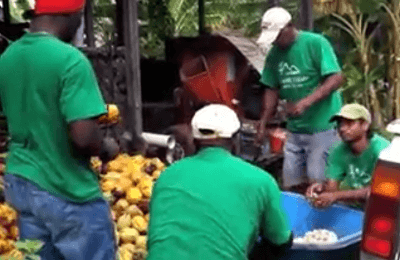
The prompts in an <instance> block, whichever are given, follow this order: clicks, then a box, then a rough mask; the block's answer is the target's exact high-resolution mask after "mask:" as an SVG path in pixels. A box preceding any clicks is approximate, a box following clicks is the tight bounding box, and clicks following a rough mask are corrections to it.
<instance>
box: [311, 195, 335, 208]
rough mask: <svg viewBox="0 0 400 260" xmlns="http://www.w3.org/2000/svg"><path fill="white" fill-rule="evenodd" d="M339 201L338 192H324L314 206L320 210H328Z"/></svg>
mask: <svg viewBox="0 0 400 260" xmlns="http://www.w3.org/2000/svg"><path fill="white" fill-rule="evenodd" d="M337 199H338V197H337V193H336V192H323V193H321V194H319V195H318V197H317V198H316V199H315V201H314V202H313V204H314V206H315V207H318V208H326V207H329V206H330V205H332V204H333V203H334V202H335V201H337Z"/></svg>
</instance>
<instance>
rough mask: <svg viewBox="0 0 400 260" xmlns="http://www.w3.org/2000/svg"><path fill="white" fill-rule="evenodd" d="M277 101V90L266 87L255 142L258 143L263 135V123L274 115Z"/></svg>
mask: <svg viewBox="0 0 400 260" xmlns="http://www.w3.org/2000/svg"><path fill="white" fill-rule="evenodd" d="M278 103H279V90H277V89H270V88H268V89H266V90H265V91H264V96H263V109H262V112H261V117H260V121H259V123H258V129H257V136H256V142H257V143H260V142H261V141H262V139H263V137H264V134H265V133H264V131H265V124H266V123H267V122H268V121H269V120H271V118H272V117H273V116H274V115H275V113H276V109H277V107H278Z"/></svg>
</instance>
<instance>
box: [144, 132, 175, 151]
mask: <svg viewBox="0 0 400 260" xmlns="http://www.w3.org/2000/svg"><path fill="white" fill-rule="evenodd" d="M142 138H143V139H144V140H145V141H146V142H147V143H149V144H152V145H157V146H162V147H168V148H169V149H174V147H175V143H176V141H175V138H174V136H172V135H161V134H153V133H142Z"/></svg>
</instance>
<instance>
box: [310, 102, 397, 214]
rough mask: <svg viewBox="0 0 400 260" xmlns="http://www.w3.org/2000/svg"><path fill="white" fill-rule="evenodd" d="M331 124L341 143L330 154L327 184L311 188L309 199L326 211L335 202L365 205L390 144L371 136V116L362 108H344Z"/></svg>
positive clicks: (349, 105) (358, 106)
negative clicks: (335, 127) (384, 152)
mask: <svg viewBox="0 0 400 260" xmlns="http://www.w3.org/2000/svg"><path fill="white" fill-rule="evenodd" d="M331 121H335V122H337V124H338V133H339V135H340V137H341V138H342V142H340V143H338V144H337V145H335V147H334V148H332V151H331V152H330V154H329V157H328V164H327V167H326V171H325V174H326V176H327V181H326V182H324V183H318V184H314V185H311V186H310V187H309V188H308V189H307V193H306V195H307V196H308V197H311V198H312V200H313V203H314V205H315V206H318V207H327V206H329V205H331V204H332V203H334V202H336V201H344V202H350V203H351V204H353V205H356V206H361V205H362V204H360V202H361V203H363V202H365V201H366V199H367V197H368V194H369V192H370V183H371V179H372V173H373V171H374V168H375V164H376V162H377V161H378V157H379V154H380V152H381V151H382V150H383V149H385V148H386V147H387V146H388V145H389V144H390V142H389V141H388V140H386V139H385V138H383V137H382V136H380V135H378V134H373V133H372V132H371V130H370V126H371V114H370V113H369V111H368V110H367V109H366V108H365V107H364V106H362V105H359V104H348V105H345V106H344V107H343V108H342V109H341V110H340V113H338V114H337V115H335V116H333V117H332V119H331ZM354 202H355V203H354Z"/></svg>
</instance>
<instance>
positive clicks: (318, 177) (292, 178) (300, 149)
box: [282, 129, 340, 189]
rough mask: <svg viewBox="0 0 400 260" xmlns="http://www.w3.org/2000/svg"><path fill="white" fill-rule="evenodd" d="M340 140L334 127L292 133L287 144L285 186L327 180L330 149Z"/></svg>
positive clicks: (284, 163) (284, 167)
mask: <svg viewBox="0 0 400 260" xmlns="http://www.w3.org/2000/svg"><path fill="white" fill-rule="evenodd" d="M339 141H340V138H339V137H338V135H337V132H336V130H334V129H332V130H328V131H324V132H318V133H314V134H296V133H291V134H290V135H289V138H288V140H287V143H286V145H285V152H284V161H283V173H282V177H283V178H282V180H283V187H284V188H285V189H287V188H290V187H292V186H295V185H299V184H302V183H308V182H310V183H311V182H321V181H323V180H325V179H326V178H325V166H326V162H327V158H328V153H329V149H330V148H331V147H332V145H333V144H334V143H335V142H339Z"/></svg>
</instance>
